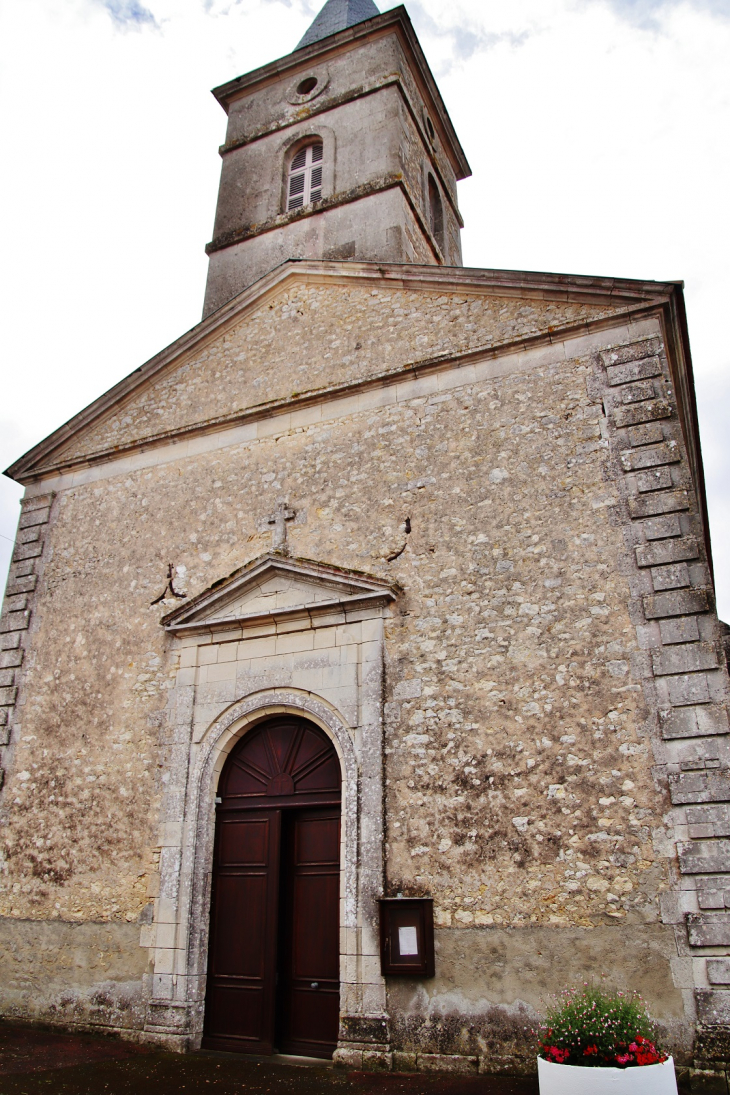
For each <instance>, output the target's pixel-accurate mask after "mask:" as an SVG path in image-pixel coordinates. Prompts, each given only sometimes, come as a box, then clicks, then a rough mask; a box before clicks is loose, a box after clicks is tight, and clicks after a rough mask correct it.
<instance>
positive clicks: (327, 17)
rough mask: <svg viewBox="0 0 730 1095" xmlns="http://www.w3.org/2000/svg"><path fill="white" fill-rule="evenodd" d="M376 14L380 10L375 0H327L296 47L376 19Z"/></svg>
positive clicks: (378, 13)
mask: <svg viewBox="0 0 730 1095" xmlns="http://www.w3.org/2000/svg"><path fill="white" fill-rule="evenodd" d="M376 15H380V12H379V11H378V9H377V8H376V7H375V4H374V3H373V0H327V3H326V4H325V6H324V7H323V8H322V10H321V12H320V13H319V15H318V16H317V18H316V19H315V20H314V22H313V23H312V25H311V27H310V28H309V30H308V31H307V33H306V34H305V35H304V37H303V38H302V40H301V42H300V43H299V45H298V46H297V47H296V48H297V49H304V47H305V46H311V45H312V43H313V42H320V41H321V40H322V39H323V38H329V36H330V34H337V32H338V31H340V30H346V28H347V27H354V26H355V25H356V24H357V23H364V22H365V20H366V19H374V18H375V16H376Z"/></svg>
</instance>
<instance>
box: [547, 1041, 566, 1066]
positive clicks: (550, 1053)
mask: <svg viewBox="0 0 730 1095" xmlns="http://www.w3.org/2000/svg"><path fill="white" fill-rule="evenodd" d="M543 1051H544V1053H545V1056H546V1058H547V1060H548V1061H554V1063H555V1064H556V1065H562V1064H564V1063H565V1060H566V1058H567V1057H569V1056H570V1050H569V1049H561V1048H560V1047H559V1046H543Z"/></svg>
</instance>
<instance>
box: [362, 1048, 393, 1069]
mask: <svg viewBox="0 0 730 1095" xmlns="http://www.w3.org/2000/svg"><path fill="white" fill-rule="evenodd" d="M362 1070H363V1072H392V1070H393V1054H392V1053H388V1052H387V1051H386V1050H375V1049H364V1050H363V1052H362Z"/></svg>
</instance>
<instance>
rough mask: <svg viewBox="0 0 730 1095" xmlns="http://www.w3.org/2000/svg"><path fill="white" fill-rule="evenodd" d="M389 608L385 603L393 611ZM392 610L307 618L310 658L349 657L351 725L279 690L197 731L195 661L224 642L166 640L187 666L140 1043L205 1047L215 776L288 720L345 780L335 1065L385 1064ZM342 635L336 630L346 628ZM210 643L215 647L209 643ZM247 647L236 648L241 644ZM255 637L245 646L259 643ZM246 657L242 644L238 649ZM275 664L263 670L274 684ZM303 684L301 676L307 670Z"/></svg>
mask: <svg viewBox="0 0 730 1095" xmlns="http://www.w3.org/2000/svg"><path fill="white" fill-rule="evenodd" d="M391 599H392V597H391V598H389V600H391ZM387 613H388V601H386V600H385V599H383V601H382V602H381V603H379V604H372V603H371V604H369V605H367V606H362V607H360V610H359V612H358V614H357V615H358V616H359V619H357V620H353V619H352V615H351V614H350V615H349V618H348V619H347V620H345V619H340V620H337V621H335V620H333V619H332V615H331V614H330V615H329V617H328V618H326V619H324V618H323V619H322V621H321V622H320V621H319V620H318V619H317V618H316V617H310V618H309V619H308V620H307V621H306V624H305V623H304V622H303V623H302V626H301V629H300V630H301V631H312V630H314V631H317V633H318V635H317V649H318V650H320V651H322V652H325V656H326V651H327V650H331V651H333V652H335V651H339V649H340V647H339V646H338V645H337V644H338V643H339V642H340V641H341V640H342V639H343V631H344V630H347V631H348V632H349V636H350V641H351V642H352V644H353V650H356V653H355V654H354V655H353V657H356V658H357V673H356V674H354V676H353V680H356V682H357V683H356V684H353V685H352V687H351V688H350V692H351V693H352V695H348V697H347V698H348V710H349V711H350V712H351V713H353V712H357V716H356V718H353V717H352V714H351V717H350V719H349V720H348V719H347V718H346V716H345V715H344V714H343V711H342V710H341V709H340V706H341V705H337V704H335V703H333V702H332V700H331V699H328V698H327V697H326V696H325V695H322V691H324V689H323V690H320V691H316V690H315V689H314V688H312V689H307V688H302V687H301V686H297V687H294V686H291V685H287V684H284V683H283V681H284V679H285V678H286V672H285V671H284V669H283V668H282V671H281V679H282V685H281V686H280V687H276V686H275V687H270V688H266V689H263V690H256V691H252V692H248V693H245V694H243V695H240V696H238V697H237V698H236V699H235V700H234V702H232V703H229V704H226V705H221V706H222V707H223V709H222V710H221V711H220V713H219V714H217V715H216V716H215V717H214V718H213V719H212V720H211V721H210V723H209V724H208V725H207V726H206V727H204V728H203V729H202V730H200V729H197V730H196V707H198V708H200V700H199V697H198V696H196V691H199V688H200V686H199V685H198V684H197V681H198V678H197V677H196V672H197V669H196V667H199V665H200V662H201V658H200V651H201V650H202V649H205V648H207V649H208V651H209V652H210V650H211V647H216V646H218V647H220V646H221V645H223V644H224V642H225V641H226V640H228V641H230V636H229V635H227V634H225V633H223V634H221V635H219V636H217V635H216V634H211V632H210V630H209V631H207V633H201V634H200V635H199V636H198V635H196V636H190V635H188V636H187V637H178V636H173V637H172V645H173V652H175V648H180V647H182V650H180V651H179V652H180V653H181V654H184V655H185V657H183V658H181V662H183V663H185V664H183V665H182V666H181V669H180V670H179V671H178V679H177V682H176V685H175V687H174V688H173V689H172V692H171V698H170V705H169V723H170V745H169V749H170V755H171V762H170V764H169V769H170V778H169V781H168V784H167V788H166V791H165V794H164V796H163V804H162V817H163V818H164V819H165V820H164V821H163V823H162V825H161V837H160V846H161V853H160V893H159V897H158V898H157V900H156V901H155V915H154V922H153V925H152V929H151V931H150V943H151V947H150V952H151V957H152V961H153V965H154V972H153V973H152V975H151V976H150V977H149V979H148V1003H147V1010H146V1022H145V1037H146V1038H147V1039H148V1040H151V1041H157V1042H160V1043H163V1044H166V1045H168V1046H170V1047H171V1048H178V1049H180V1050H185V1049H195V1048H198V1047H199V1045H200V1042H201V1039H202V1030H203V1018H204V1007H205V988H206V973H207V956H208V934H209V914H210V892H211V878H212V863H213V843H214V837H215V797H216V790H217V785H218V779H219V776H220V773H221V771H222V768H223V765H224V764H225V761H226V759H227V757H228V754H229V753H230V751H231V749H232V748H233V747H234V745H235V744H236V742H238V741H239V740H240V738H241V737H242V735H243V734H245V733H247V732H248V731H249V730H250V729H251V728H252V727H254V726H256V725H259V724H260V723H261V722H262V721H264V720H265V719H267V718H269V717H271V716H273V715H279V714H293V715H297V716H300V717H303V718H306V719H309V720H310V721H311V722H313V723H314V724H315V725H316V726H318V727H319V728H320V729H321V730H323V732H324V733H325V734H326V735H327V736H328V737H329V739H330V740H331V741H332V743H333V745H334V747H335V749H336V751H337V754H338V757H339V759H340V765H341V770H342V837H341V840H342V845H341V864H342V865H341V882H340V982H341V989H340V1041H339V1044H338V1050H337V1053H336V1056H337V1057H340V1058H342V1059H343V1060H349V1059H350V1057H351V1054H352V1052H353V1051H354V1052H355V1054H358V1053H359V1054H360V1057H362V1053H363V1049H365V1048H367V1049H368V1050H369V1051H370V1052H371V1053H379V1054H387V1053H388V1052H389V1049H390V1047H389V1045H388V1044H387V1043H388V1021H387V1016H386V1014H385V1004H386V1000H385V981H384V978H383V977H382V975H381V973H380V962H379V937H378V899H379V898H380V897H382V895H383V877H384V806H383V778H384V777H383V769H384V748H383V664H384V650H383V644H384V634H383V617H384V616H385V615H387ZM343 625H344V627H343ZM211 640H212V641H211ZM241 640H243V641H241ZM260 640H261V636H260V630H259V629H257V634H256V636H255V637H254V636H253V635H252V637H251V644H256V643H260ZM238 642H239V643H240V645H241V647H245V646H246V645H247V643H246V636H245V634H244V635H243V636H241V637H239V638H238ZM276 662H277V659H276V656H274V657H273V658H270V659H269V669H270V671H272V669H273V672H274V674H275V675H278V674H277V673H276ZM304 675H305V677H306V670H305V671H304Z"/></svg>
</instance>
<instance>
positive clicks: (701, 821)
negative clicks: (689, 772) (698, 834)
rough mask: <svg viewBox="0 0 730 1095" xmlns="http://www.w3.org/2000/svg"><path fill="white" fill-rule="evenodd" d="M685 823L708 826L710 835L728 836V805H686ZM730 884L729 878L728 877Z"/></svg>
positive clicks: (729, 826) (729, 829) (729, 833)
mask: <svg viewBox="0 0 730 1095" xmlns="http://www.w3.org/2000/svg"><path fill="white" fill-rule="evenodd" d="M687 824H688V825H689V826H690V828H692V827H693V826H702V827H703V828H705V827H709V828H710V829H712V830H713V831H712V833H711V836H730V807H728V806H726V805H722V806H688V807H687ZM727 881H728V885H730V878H728V880H727Z"/></svg>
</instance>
